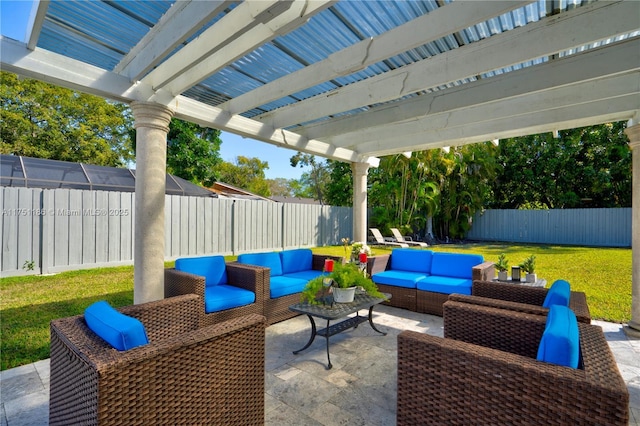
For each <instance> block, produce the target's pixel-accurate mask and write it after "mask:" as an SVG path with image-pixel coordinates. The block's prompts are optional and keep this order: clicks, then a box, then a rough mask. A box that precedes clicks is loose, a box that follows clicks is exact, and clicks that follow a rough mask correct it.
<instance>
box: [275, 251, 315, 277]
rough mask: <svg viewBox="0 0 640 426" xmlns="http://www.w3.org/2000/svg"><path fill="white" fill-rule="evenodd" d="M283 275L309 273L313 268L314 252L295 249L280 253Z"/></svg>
mask: <svg viewBox="0 0 640 426" xmlns="http://www.w3.org/2000/svg"><path fill="white" fill-rule="evenodd" d="M280 260H281V261H282V275H288V274H291V273H294V272H300V271H308V270H310V269H312V268H313V252H312V251H311V249H294V250H284V251H281V252H280Z"/></svg>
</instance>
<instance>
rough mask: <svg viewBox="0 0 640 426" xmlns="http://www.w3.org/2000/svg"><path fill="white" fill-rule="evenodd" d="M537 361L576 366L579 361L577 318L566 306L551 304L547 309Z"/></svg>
mask: <svg viewBox="0 0 640 426" xmlns="http://www.w3.org/2000/svg"><path fill="white" fill-rule="evenodd" d="M537 359H538V361H544V362H549V363H552V364H557V365H563V366H565V367H571V368H578V363H579V361H580V336H579V332H578V320H577V319H576V315H575V314H574V313H573V311H572V310H571V309H569V308H567V307H566V306H560V305H553V306H551V308H550V309H549V315H548V316H547V325H546V327H545V330H544V333H543V334H542V339H541V340H540V346H539V347H538V357H537Z"/></svg>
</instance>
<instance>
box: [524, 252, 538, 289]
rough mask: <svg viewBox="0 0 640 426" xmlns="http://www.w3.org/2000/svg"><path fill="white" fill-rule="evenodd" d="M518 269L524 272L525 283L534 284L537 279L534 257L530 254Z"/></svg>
mask: <svg viewBox="0 0 640 426" xmlns="http://www.w3.org/2000/svg"><path fill="white" fill-rule="evenodd" d="M520 269H522V270H523V271H524V272H526V274H527V275H526V281H527V282H528V283H535V282H536V281H537V279H538V277H537V275H536V257H535V256H534V255H533V254H532V255H531V256H529V257H527V258H526V259H525V260H524V262H522V263H521V264H520Z"/></svg>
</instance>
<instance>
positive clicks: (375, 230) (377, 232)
mask: <svg viewBox="0 0 640 426" xmlns="http://www.w3.org/2000/svg"><path fill="white" fill-rule="evenodd" d="M369 231H371V234H373V238H375V240H376V244H379V245H381V246H395V247H405V248H408V247H409V245H408V244H405V243H394V242H392V241H387V240H385V239H384V237H383V236H382V233H380V230H379V229H378V228H369Z"/></svg>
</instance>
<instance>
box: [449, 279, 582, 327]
mask: <svg viewBox="0 0 640 426" xmlns="http://www.w3.org/2000/svg"><path fill="white" fill-rule="evenodd" d="M548 291H549V289H548V288H542V287H528V286H525V285H518V284H509V283H501V282H499V281H486V280H474V281H473V284H472V286H471V294H472V295H471V296H465V295H452V296H451V298H452V299H454V300H458V301H462V302H467V303H476V304H482V305H485V306H493V307H496V308H502V309H511V310H515V311H520V312H525V313H530V314H536V315H546V314H547V312H548V309H546V308H543V307H542V303H543V302H544V300H545V297H547V292H548ZM569 308H571V310H572V311H573V312H574V313H575V314H576V317H577V318H578V321H579V322H582V323H585V324H591V313H590V312H589V305H587V296H586V294H585V293H583V292H579V291H572V292H571V295H570V296H569Z"/></svg>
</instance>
